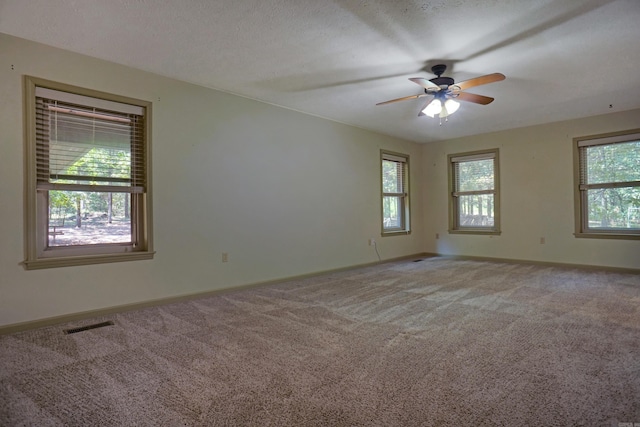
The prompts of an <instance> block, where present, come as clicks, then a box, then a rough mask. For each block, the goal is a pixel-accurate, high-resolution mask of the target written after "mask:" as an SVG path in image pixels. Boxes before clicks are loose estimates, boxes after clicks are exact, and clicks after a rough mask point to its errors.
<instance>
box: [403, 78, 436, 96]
mask: <svg viewBox="0 0 640 427" xmlns="http://www.w3.org/2000/svg"><path fill="white" fill-rule="evenodd" d="M409 80H411V81H412V82H414V83H415V84H418V85H420V86H422V87H423V88H425V89H426V90H428V91H430V92H437V91H439V90H440V86H438V85H437V84H435V83H433V82H430V81H429V80H427V79H425V78H424V77H411V78H410V79H409Z"/></svg>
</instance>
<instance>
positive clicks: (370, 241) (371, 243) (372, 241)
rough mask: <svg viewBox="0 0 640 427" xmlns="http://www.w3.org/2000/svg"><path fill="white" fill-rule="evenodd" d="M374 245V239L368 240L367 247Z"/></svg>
mask: <svg viewBox="0 0 640 427" xmlns="http://www.w3.org/2000/svg"><path fill="white" fill-rule="evenodd" d="M375 245H376V239H373V238H372V239H369V246H375Z"/></svg>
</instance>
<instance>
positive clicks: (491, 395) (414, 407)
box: [0, 258, 640, 427]
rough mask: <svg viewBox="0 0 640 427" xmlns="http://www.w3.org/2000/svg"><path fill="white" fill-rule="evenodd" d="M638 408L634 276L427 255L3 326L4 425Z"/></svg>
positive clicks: (312, 421)
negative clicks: (51, 323) (39, 324)
mask: <svg viewBox="0 0 640 427" xmlns="http://www.w3.org/2000/svg"><path fill="white" fill-rule="evenodd" d="M107 320H111V321H113V322H114V325H112V326H106V327H103V328H98V329H91V330H87V331H84V332H79V333H76V334H71V335H66V334H64V332H63V330H64V329H68V328H71V327H77V326H82V325H88V324H92V323H96V322H103V321H107ZM633 422H637V423H640V275H632V274H618V273H607V272H598V271H587V270H579V269H562V268H554V267H540V266H531V265H518V264H500V263H490V262H476V261H454V260H448V259H443V258H430V259H425V260H424V261H421V262H411V261H407V262H395V263H389V264H383V265H379V266H375V267H369V268H363V269H356V270H351V271H348V272H341V273H335V274H328V275H324V276H318V277H314V278H310V279H306V280H299V281H290V282H284V283H281V284H278V285H273V286H268V287H263V288H258V289H254V290H249V291H239V292H234V293H228V294H225V295H220V296H215V297H208V298H202V299H198V300H193V301H189V302H184V303H177V304H171V305H166V306H162V307H158V308H151V309H146V310H141V311H135V312H128V313H123V314H119V315H114V316H110V317H104V318H96V319H91V320H87V321H83V322H75V323H73V324H66V325H60V326H57V327H49V328H42V329H38V330H32V331H27V332H22V333H17V334H13V335H8V336H3V337H0V425H2V426H18V425H32V426H62V425H65V426H134V425H135V426H157V425H163V426H208V425H215V426H245V425H247V426H251V425H255V426H608V427H609V426H617V425H618V424H619V423H620V425H621V426H622V425H625V424H622V423H633Z"/></svg>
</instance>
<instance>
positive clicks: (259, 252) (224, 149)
mask: <svg viewBox="0 0 640 427" xmlns="http://www.w3.org/2000/svg"><path fill="white" fill-rule="evenodd" d="M23 75H32V76H36V77H40V78H44V79H49V80H54V81H59V82H63V83H67V84H72V85H76V86H81V87H87V88H90V89H94V90H99V91H106V92H111V93H115V94H121V95H126V96H130V97H134V98H139V99H145V100H149V101H151V102H153V215H154V246H155V250H156V251H157V254H156V257H155V259H154V260H152V261H139V262H127V263H117V264H103V265H95V266H85V267H65V268H56V269H47V270H35V271H25V270H24V269H23V267H22V266H21V265H20V262H21V261H23V259H24V245H23V212H24V211H23V170H24V160H23V127H22V126H23V125H22V103H23V102H22V76H23ZM0 99H2V102H1V103H0V148H1V151H0V153H1V155H0V236H1V238H0V326H1V325H11V324H18V323H21V322H27V321H33V320H37V319H44V318H49V317H54V316H60V315H66V314H71V313H78V312H83V311H88V310H96V309H102V308H107V307H113V306H119V305H124V304H133V303H138V302H143V301H148V300H154V299H161V298H167V297H172V296H177V295H185V294H192V293H197V292H202V291H209V290H216V289H222V288H228V287H234V286H240V285H243V284H249V283H254V282H261V281H267V280H272V279H277V278H283V277H290V276H295V275H301V274H307V273H312V272H317V271H324V270H329V269H335V268H341V267H346V266H352V265H358V264H365V263H370V262H375V261H377V256H376V254H375V251H374V249H373V247H371V246H368V244H367V239H368V238H370V237H375V238H376V239H377V241H378V249H379V252H380V255H381V256H382V258H383V259H389V258H396V257H401V256H406V255H411V254H416V253H420V252H422V250H423V247H422V237H423V236H424V231H423V230H422V229H421V227H420V224H421V221H420V220H419V219H420V218H422V217H423V212H422V204H421V201H420V198H419V197H418V196H419V195H420V194H421V193H422V191H421V189H420V183H421V181H422V178H421V177H420V175H419V171H420V168H419V165H420V164H421V163H422V161H421V157H420V156H421V152H422V148H421V146H420V145H418V144H414V143H411V142H407V141H402V140H398V139H394V138H390V137H387V136H382V135H379V134H375V133H372V132H368V131H364V130H361V129H357V128H353V127H349V126H345V125H342V124H338V123H335V122H331V121H327V120H323V119H320V118H316V117H311V116H308V115H304V114H300V113H297V112H294V111H290V110H286V109H282V108H277V107H274V106H271V105H267V104H264V103H260V102H256V101H252V100H249V99H246V98H241V97H237V96H233V95H229V94H226V93H221V92H218V91H214V90H210V89H205V88H202V87H198V86H194V85H191V84H187V83H183V82H179V81H176V80H171V79H168V78H164V77H160V76H157V75H153V74H149V73H145V72H141V71H137V70H133V69H130V68H127V67H123V66H119V65H116V64H112V63H108V62H104V61H100V60H96V59H92V58H89V57H85V56H80V55H76V54H72V53H69V52H65V51H61V50H58V49H54V48H50V47H47V46H43V45H40V44H35V43H31V42H27V41H24V40H21V39H16V38H12V37H9V36H5V35H1V34H0ZM381 148H384V149H388V150H392V151H397V152H402V153H406V154H409V155H410V157H411V162H412V165H415V167H413V168H412V170H411V180H412V196H413V197H412V201H411V203H412V210H413V229H414V233H412V234H411V235H410V236H394V237H386V238H380V184H379V182H380V165H379V162H380V149H381ZM223 251H224V252H228V253H229V262H228V263H222V262H221V253H222V252H223Z"/></svg>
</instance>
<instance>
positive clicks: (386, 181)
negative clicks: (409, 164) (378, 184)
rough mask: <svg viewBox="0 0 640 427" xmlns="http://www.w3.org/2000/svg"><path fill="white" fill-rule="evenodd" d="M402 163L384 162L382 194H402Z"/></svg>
mask: <svg viewBox="0 0 640 427" xmlns="http://www.w3.org/2000/svg"><path fill="white" fill-rule="evenodd" d="M402 165H403V164H402V163H401V162H393V161H390V160H383V161H382V192H383V193H402V192H403V189H402V187H403V182H402V178H403V176H402V175H403V174H402Z"/></svg>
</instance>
